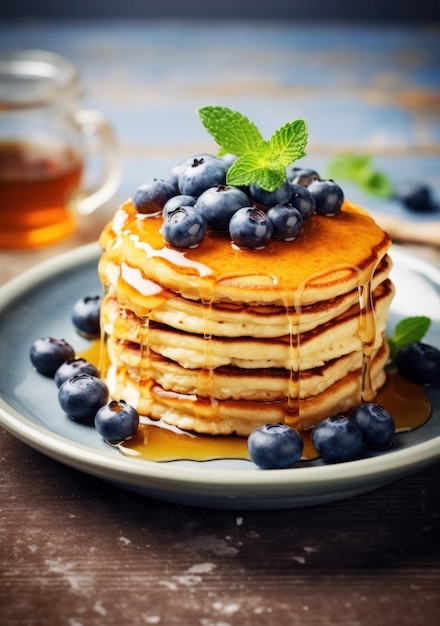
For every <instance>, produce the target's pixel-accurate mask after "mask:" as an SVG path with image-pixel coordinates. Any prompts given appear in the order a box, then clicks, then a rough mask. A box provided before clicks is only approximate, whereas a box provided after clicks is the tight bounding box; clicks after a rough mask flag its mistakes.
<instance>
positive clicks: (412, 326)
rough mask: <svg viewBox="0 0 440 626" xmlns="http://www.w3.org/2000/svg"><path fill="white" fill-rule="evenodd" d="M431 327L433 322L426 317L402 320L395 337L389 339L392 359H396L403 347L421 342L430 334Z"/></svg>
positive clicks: (394, 334)
mask: <svg viewBox="0 0 440 626" xmlns="http://www.w3.org/2000/svg"><path fill="white" fill-rule="evenodd" d="M430 325H431V320H430V319H429V317H426V316H424V315H418V316H414V317H405V318H404V319H403V320H400V322H398V323H397V324H396V327H395V329H394V333H393V335H392V336H391V337H388V344H389V346H390V356H391V358H392V359H394V357H395V356H396V354H397V353H398V351H399V350H400V348H403V346H406V345H408V344H409V343H414V342H416V341H421V340H422V339H423V337H424V336H425V335H426V333H427V332H428V329H429V327H430Z"/></svg>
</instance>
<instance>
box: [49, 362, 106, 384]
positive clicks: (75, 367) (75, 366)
mask: <svg viewBox="0 0 440 626" xmlns="http://www.w3.org/2000/svg"><path fill="white" fill-rule="evenodd" d="M78 374H90V375H91V376H96V377H97V378H99V371H98V368H97V367H95V366H94V365H93V363H90V362H89V361H87V360H86V359H83V358H82V357H78V358H77V359H68V360H67V361H64V363H62V364H61V365H60V366H59V368H58V369H57V371H56V372H55V376H54V380H55V384H56V386H57V387H61V385H62V384H63V382H64V381H66V380H67V379H68V378H72V376H77V375H78Z"/></svg>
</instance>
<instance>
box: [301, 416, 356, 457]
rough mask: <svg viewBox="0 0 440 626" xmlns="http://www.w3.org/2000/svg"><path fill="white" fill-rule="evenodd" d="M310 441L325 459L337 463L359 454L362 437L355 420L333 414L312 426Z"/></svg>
mask: <svg viewBox="0 0 440 626" xmlns="http://www.w3.org/2000/svg"><path fill="white" fill-rule="evenodd" d="M311 442H312V444H313V446H314V447H315V449H316V451H317V452H318V454H319V455H320V456H321V457H322V458H323V459H324V460H325V461H327V462H328V463H339V462H341V461H350V460H351V459H354V458H355V457H356V456H357V455H358V454H359V452H360V451H361V449H362V444H363V437H362V431H361V429H360V428H359V426H358V425H357V424H356V423H355V422H353V421H351V420H349V419H348V418H347V417H345V416H344V415H333V416H331V417H328V418H327V419H325V420H324V421H322V422H320V423H319V424H318V425H317V426H315V427H314V428H313V430H312V435H311Z"/></svg>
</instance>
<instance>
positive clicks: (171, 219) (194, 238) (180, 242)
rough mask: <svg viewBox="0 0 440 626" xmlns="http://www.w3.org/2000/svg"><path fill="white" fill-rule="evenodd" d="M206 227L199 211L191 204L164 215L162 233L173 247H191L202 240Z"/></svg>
mask: <svg viewBox="0 0 440 626" xmlns="http://www.w3.org/2000/svg"><path fill="white" fill-rule="evenodd" d="M206 227H207V225H206V220H205V218H204V217H203V215H202V214H201V213H200V211H198V210H197V209H196V208H195V207H192V206H181V207H179V208H177V209H174V211H171V212H170V213H168V214H167V215H166V216H165V217H164V221H163V226H162V235H163V238H164V239H165V241H166V242H167V243H168V244H169V245H170V246H173V247H174V248H191V247H195V246H198V245H199V243H200V242H201V241H202V239H203V237H204V236H205V233H206Z"/></svg>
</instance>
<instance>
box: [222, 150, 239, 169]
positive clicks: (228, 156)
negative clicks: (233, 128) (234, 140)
mask: <svg viewBox="0 0 440 626" xmlns="http://www.w3.org/2000/svg"><path fill="white" fill-rule="evenodd" d="M237 158H238V157H237V156H236V155H235V154H231V153H230V152H227V153H226V154H224V155H223V156H222V159H223V161H224V162H225V163H226V165H227V168H228V169H229V168H230V167H231V165H232V164H233V163H235V161H236V160H237Z"/></svg>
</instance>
